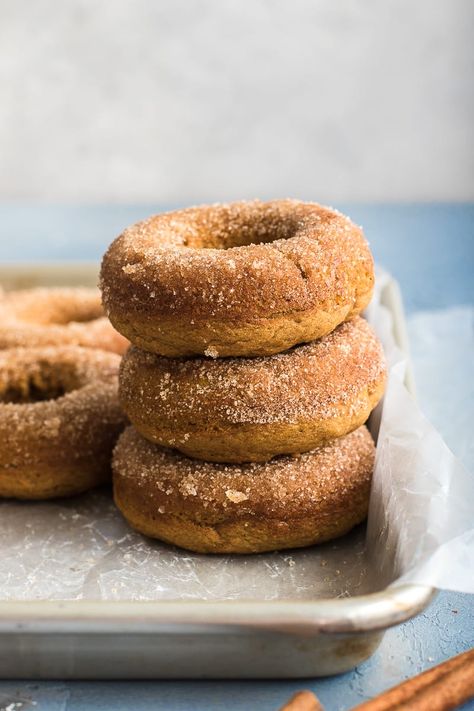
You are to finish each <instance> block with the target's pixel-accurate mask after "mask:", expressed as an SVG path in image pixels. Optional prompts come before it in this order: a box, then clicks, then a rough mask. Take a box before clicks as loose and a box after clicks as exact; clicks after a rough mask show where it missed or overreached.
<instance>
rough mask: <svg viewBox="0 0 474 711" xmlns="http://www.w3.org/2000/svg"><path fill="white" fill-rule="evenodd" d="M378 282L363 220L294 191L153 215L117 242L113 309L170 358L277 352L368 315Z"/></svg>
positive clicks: (104, 273)
mask: <svg viewBox="0 0 474 711" xmlns="http://www.w3.org/2000/svg"><path fill="white" fill-rule="evenodd" d="M373 283H374V275H373V261H372V256H371V254H370V251H369V248H368V245H367V242H366V240H365V239H364V236H363V234H362V232H361V230H360V229H359V228H358V227H356V225H354V224H353V223H352V222H351V221H350V220H349V219H348V218H347V217H344V216H343V215H341V214H340V213H338V212H336V211H335V210H331V209H328V208H325V207H322V206H320V205H317V204H316V203H304V202H300V201H297V200H274V201H271V202H260V201H258V200H254V201H249V202H235V203H229V204H223V205H219V204H218V205H205V206H201V207H194V208H189V209H186V210H178V211H176V212H170V213H165V214H161V215H155V216H153V217H150V218H149V219H147V220H144V221H143V222H139V223H137V224H136V225H133V226H132V227H129V228H128V229H127V230H125V232H124V233H123V234H122V235H120V237H118V238H117V239H116V240H115V241H114V242H113V243H112V245H111V246H110V247H109V249H108V251H107V253H106V254H105V256H104V259H103V262H102V270H101V289H102V298H103V303H104V306H105V309H106V311H107V313H108V315H109V318H110V320H111V321H112V323H113V325H114V326H115V328H117V330H118V331H120V333H122V334H123V335H124V336H126V337H127V338H128V339H129V340H130V341H131V342H132V343H133V344H135V345H136V346H138V347H140V348H142V349H144V350H147V351H150V352H155V353H158V354H161V355H165V356H171V357H176V356H190V355H198V354H204V353H208V354H211V355H214V356H215V357H218V356H233V355H234V356H256V355H269V354H273V353H278V352H280V351H283V350H286V349H288V348H291V347H292V346H294V345H295V344H297V343H303V342H308V341H312V340H314V339H316V338H319V337H321V336H323V335H325V334H327V333H329V332H330V331H332V330H333V329H334V328H335V327H336V326H337V325H338V324H340V323H342V322H343V321H345V320H347V319H350V318H352V317H353V316H355V315H356V314H358V313H360V311H362V309H363V308H364V307H365V306H366V305H367V304H368V302H369V300H370V297H371V295H372V290H373Z"/></svg>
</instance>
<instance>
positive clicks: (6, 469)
mask: <svg viewBox="0 0 474 711" xmlns="http://www.w3.org/2000/svg"><path fill="white" fill-rule="evenodd" d="M119 363H120V358H119V356H118V355H116V354H114V353H106V352H105V351H99V350H94V349H91V348H80V347H76V346H65V347H63V348H54V347H44V348H12V349H7V350H3V351H0V497H15V498H19V499H48V498H53V497H57V496H66V495H69V494H78V493H80V492H82V491H85V490H86V489H89V488H91V487H94V486H97V485H99V484H102V483H104V482H106V481H108V480H109V479H110V461H111V456H112V449H113V446H114V444H115V442H116V440H117V437H118V435H119V434H120V432H121V431H122V429H123V428H124V426H125V423H126V418H125V415H124V414H123V412H122V410H121V408H120V405H119V402H118V395H117V389H118V382H117V374H118V369H119Z"/></svg>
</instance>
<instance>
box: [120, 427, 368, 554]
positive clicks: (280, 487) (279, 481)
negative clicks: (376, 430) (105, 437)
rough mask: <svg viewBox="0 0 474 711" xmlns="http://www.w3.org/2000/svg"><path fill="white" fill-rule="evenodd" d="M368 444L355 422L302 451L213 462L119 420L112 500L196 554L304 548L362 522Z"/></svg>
mask: <svg viewBox="0 0 474 711" xmlns="http://www.w3.org/2000/svg"><path fill="white" fill-rule="evenodd" d="M374 451H375V448H374V443H373V441H372V438H371V436H370V434H369V432H368V430H367V429H366V428H365V427H360V428H359V429H357V430H355V432H352V433H351V434H349V435H346V436H345V437H341V438H340V439H337V440H333V441H332V442H330V443H329V444H327V445H326V446H325V447H322V448H320V449H315V450H313V451H312V452H307V453H306V454H300V455H297V456H292V457H288V456H286V457H277V458H275V459H272V460H271V461H270V462H266V463H264V464H256V463H251V464H240V465H237V464H230V465H226V464H215V463H214V464H213V463H210V462H200V461H195V460H192V459H188V458H186V457H183V455H181V454H179V453H178V452H174V451H172V450H169V449H164V448H162V447H159V446H158V445H156V444H153V443H151V442H148V441H147V440H146V439H144V438H143V437H142V436H141V435H140V434H139V433H138V432H137V431H136V430H135V429H134V428H133V427H128V428H127V429H126V430H125V432H124V433H123V434H122V435H121V437H120V439H119V441H118V443H117V446H116V448H115V451H114V457H113V471H114V475H113V479H114V497H115V503H116V504H117V506H118V508H119V509H120V511H121V512H122V514H123V515H124V516H125V518H126V519H127V520H128V522H129V523H130V524H131V525H132V526H133V527H134V528H136V529H137V530H138V531H140V532H141V533H144V534H146V535H147V536H152V537H153V538H160V539H161V540H163V541H166V542H167V543H174V544H176V545H178V546H181V547H182V548H188V549H190V550H192V551H197V552H199V553H258V552H262V551H271V550H278V549H281V548H296V547H301V546H309V545H312V544H314V543H321V542H323V541H327V540H329V539H331V538H336V537H337V536H342V535H343V534H344V533H347V532H348V531H349V530H350V529H351V528H353V526H355V525H356V524H358V523H360V522H361V521H363V520H364V518H365V517H366V515H367V509H368V503H369V490H370V481H371V476H372V470H373V465H374Z"/></svg>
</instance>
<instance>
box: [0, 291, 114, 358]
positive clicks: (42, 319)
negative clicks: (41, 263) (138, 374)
mask: <svg viewBox="0 0 474 711" xmlns="http://www.w3.org/2000/svg"><path fill="white" fill-rule="evenodd" d="M67 344H69V345H75V346H85V347H89V348H103V349H104V350H108V351H113V352H116V353H123V351H124V350H125V348H126V345H127V343H126V341H125V339H124V338H123V336H121V335H120V334H119V333H117V332H116V331H115V330H114V329H113V328H112V326H111V324H110V323H109V321H108V320H107V319H106V318H105V317H104V310H103V307H102V304H101V301H100V294H99V292H98V290H97V289H87V288H37V289H25V290H19V291H13V292H1V291H0V349H2V348H14V347H34V346H64V345H67Z"/></svg>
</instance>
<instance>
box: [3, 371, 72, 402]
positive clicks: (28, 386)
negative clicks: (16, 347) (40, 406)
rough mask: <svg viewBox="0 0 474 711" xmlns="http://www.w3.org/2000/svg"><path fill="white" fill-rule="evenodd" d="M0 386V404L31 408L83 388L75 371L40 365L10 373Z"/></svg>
mask: <svg viewBox="0 0 474 711" xmlns="http://www.w3.org/2000/svg"><path fill="white" fill-rule="evenodd" d="M5 375H7V377H4V378H2V382H0V402H2V403H13V404H31V403H35V402H44V401H46V400H57V399H58V398H60V397H63V396H64V395H66V394H67V393H69V392H72V391H73V390H76V389H77V388H78V387H80V382H79V379H78V377H77V373H76V370H75V368H74V367H73V366H72V365H71V364H69V363H68V364H64V365H63V366H61V365H58V364H56V365H55V366H53V364H51V363H49V362H47V361H43V362H42V361H39V362H37V363H35V364H34V365H31V366H30V367H29V368H24V369H22V370H21V372H19V371H14V372H9V373H8V374H5Z"/></svg>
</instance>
